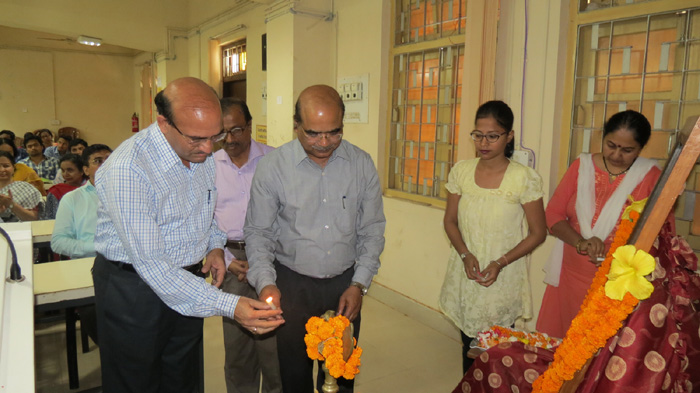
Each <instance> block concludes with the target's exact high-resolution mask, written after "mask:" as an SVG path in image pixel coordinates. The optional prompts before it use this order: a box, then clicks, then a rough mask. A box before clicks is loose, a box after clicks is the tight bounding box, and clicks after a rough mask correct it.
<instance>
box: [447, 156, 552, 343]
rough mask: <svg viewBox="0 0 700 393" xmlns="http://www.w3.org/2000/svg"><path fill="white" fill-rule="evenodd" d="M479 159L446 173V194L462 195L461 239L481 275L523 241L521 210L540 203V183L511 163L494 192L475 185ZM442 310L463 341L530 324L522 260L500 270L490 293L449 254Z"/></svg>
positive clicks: (525, 269)
mask: <svg viewBox="0 0 700 393" xmlns="http://www.w3.org/2000/svg"><path fill="white" fill-rule="evenodd" d="M478 162H479V159H478V158H476V159H473V160H467V161H460V162H458V163H457V164H455V166H454V168H452V171H451V172H450V175H449V178H448V183H447V184H446V185H445V187H446V188H447V190H448V191H449V192H451V193H453V194H458V195H461V196H462V197H461V198H460V200H459V205H458V210H457V211H458V213H457V214H458V222H459V229H460V232H461V234H462V239H464V242H465V243H466V245H467V247H468V248H469V251H470V252H471V253H472V254H474V256H475V257H476V258H477V259H478V260H479V267H480V269H481V270H484V269H485V268H486V267H487V266H488V264H489V263H490V261H493V260H496V259H498V258H500V257H501V256H503V254H505V253H506V252H508V251H510V250H512V249H513V248H514V247H515V246H516V245H517V244H518V243H520V242H521V241H522V240H523V239H524V238H525V236H527V232H528V228H527V220H526V219H525V212H524V210H523V207H522V205H523V204H526V203H529V202H532V201H535V200H537V199H540V198H542V196H543V192H542V178H541V177H540V175H539V174H537V172H535V171H534V170H533V169H531V168H529V167H526V166H523V165H521V164H519V163H517V162H515V161H511V162H510V164H509V165H508V168H507V169H506V172H505V174H504V175H503V180H502V181H501V185H500V186H499V188H496V189H485V188H481V187H479V186H477V185H476V183H475V182H474V171H475V169H476V165H477V163H478ZM439 305H440V309H441V310H442V311H443V312H444V313H445V315H447V316H448V317H449V318H450V319H452V321H453V322H454V323H455V324H456V325H457V327H458V328H459V329H460V330H462V331H463V332H464V333H465V334H466V335H467V336H470V337H474V336H476V333H478V332H479V331H481V330H485V329H487V328H489V327H490V326H491V325H503V326H510V325H512V324H513V322H515V320H516V319H517V318H518V317H522V318H525V319H529V318H532V299H531V297H530V284H529V279H528V264H527V262H526V258H521V259H518V260H516V261H513V262H512V263H511V264H510V265H508V266H506V267H505V268H503V269H502V270H501V272H500V274H499V275H498V279H497V280H496V282H494V283H493V285H491V286H490V287H488V288H485V287H483V286H481V285H479V284H477V282H476V281H473V280H470V279H468V278H467V275H466V273H465V272H464V264H463V263H462V260H461V259H460V258H459V255H458V254H457V251H456V250H455V249H454V247H453V248H452V252H451V254H450V259H449V262H448V266H447V273H446V275H445V281H444V283H443V285H442V291H441V293H440V301H439Z"/></svg>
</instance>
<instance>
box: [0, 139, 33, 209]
mask: <svg viewBox="0 0 700 393" xmlns="http://www.w3.org/2000/svg"><path fill="white" fill-rule="evenodd" d="M14 173H15V158H14V157H13V156H12V154H11V153H8V152H6V151H0V218H1V219H2V221H4V222H16V221H35V220H37V219H38V218H39V211H40V210H41V193H39V191H37V189H36V188H34V187H33V186H32V185H30V184H29V183H27V182H23V181H15V180H13V179H12V176H13V175H14Z"/></svg>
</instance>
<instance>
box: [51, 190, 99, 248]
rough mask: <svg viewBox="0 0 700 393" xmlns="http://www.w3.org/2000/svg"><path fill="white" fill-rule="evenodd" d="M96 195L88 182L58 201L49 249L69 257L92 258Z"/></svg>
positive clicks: (95, 220) (95, 223) (95, 222)
mask: <svg viewBox="0 0 700 393" xmlns="http://www.w3.org/2000/svg"><path fill="white" fill-rule="evenodd" d="M96 225H97V192H95V186H93V185H92V183H90V182H88V183H87V184H85V185H84V186H82V187H80V188H78V189H76V190H73V191H71V192H69V193H67V194H66V195H64V196H63V198H61V203H60V204H59V205H58V211H57V212H56V222H55V223H54V226H53V235H52V236H51V249H52V250H53V251H54V252H56V253H59V254H61V255H66V256H69V257H71V258H86V257H94V256H95V226H96Z"/></svg>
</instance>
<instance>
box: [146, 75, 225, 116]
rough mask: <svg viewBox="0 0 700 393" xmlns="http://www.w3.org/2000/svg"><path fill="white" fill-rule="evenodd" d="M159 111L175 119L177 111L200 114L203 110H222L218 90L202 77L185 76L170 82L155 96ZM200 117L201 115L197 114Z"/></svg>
mask: <svg viewBox="0 0 700 393" xmlns="http://www.w3.org/2000/svg"><path fill="white" fill-rule="evenodd" d="M154 101H155V104H156V108H157V109H158V113H159V114H161V115H163V116H164V117H165V118H166V119H167V120H169V121H173V120H174V114H175V113H178V114H179V113H181V112H183V111H186V112H190V111H193V112H195V116H197V115H200V116H201V111H202V110H214V111H216V110H217V108H218V111H219V112H220V111H221V105H220V104H219V97H218V96H217V94H216V91H214V89H212V88H211V86H209V85H207V84H206V83H204V81H202V80H201V79H197V78H192V77H185V78H180V79H176V80H174V81H172V82H170V83H169V84H168V85H167V86H165V89H163V91H161V92H160V93H158V95H156V98H155V100H154ZM197 117H199V116H197Z"/></svg>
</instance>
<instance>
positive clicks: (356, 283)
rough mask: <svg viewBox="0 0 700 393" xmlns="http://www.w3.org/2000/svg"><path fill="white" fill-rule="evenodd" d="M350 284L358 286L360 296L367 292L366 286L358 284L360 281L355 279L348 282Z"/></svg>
mask: <svg viewBox="0 0 700 393" xmlns="http://www.w3.org/2000/svg"><path fill="white" fill-rule="evenodd" d="M350 286H351V287H358V288H360V293H361V294H362V296H365V295H366V294H367V287H366V286H364V285H362V284H360V283H359V282H357V281H353V282H351V283H350Z"/></svg>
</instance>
